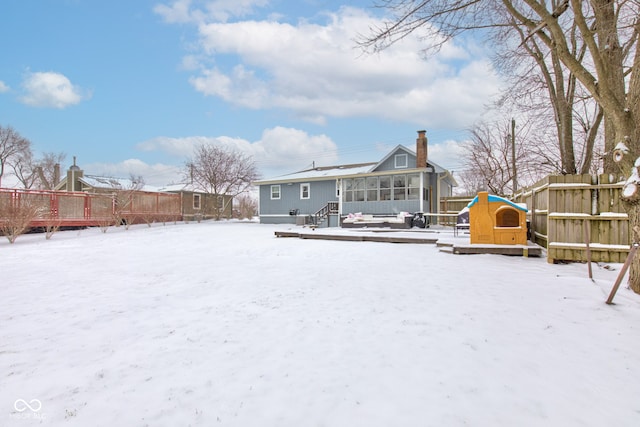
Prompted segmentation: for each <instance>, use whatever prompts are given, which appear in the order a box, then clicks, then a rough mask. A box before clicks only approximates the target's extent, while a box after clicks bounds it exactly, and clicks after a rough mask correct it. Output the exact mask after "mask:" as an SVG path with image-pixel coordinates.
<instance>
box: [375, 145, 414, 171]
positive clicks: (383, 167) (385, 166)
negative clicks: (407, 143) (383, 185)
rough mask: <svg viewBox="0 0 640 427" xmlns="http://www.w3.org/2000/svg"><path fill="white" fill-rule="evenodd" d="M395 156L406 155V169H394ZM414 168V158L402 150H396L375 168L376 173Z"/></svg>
mask: <svg viewBox="0 0 640 427" xmlns="http://www.w3.org/2000/svg"><path fill="white" fill-rule="evenodd" d="M396 154H406V155H407V167H406V168H397V167H396ZM415 167H416V156H415V155H413V154H411V153H409V152H408V151H405V150H403V149H398V150H396V151H394V152H393V154H391V155H390V156H389V158H388V159H386V160H385V161H384V162H382V163H380V165H379V166H378V167H377V168H376V170H375V171H376V172H382V171H390V172H394V171H397V172H399V171H402V170H403V169H415Z"/></svg>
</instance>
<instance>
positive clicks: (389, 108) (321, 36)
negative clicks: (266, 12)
mask: <svg viewBox="0 0 640 427" xmlns="http://www.w3.org/2000/svg"><path fill="white" fill-rule="evenodd" d="M376 25H379V21H376V20H375V18H373V17H372V16H371V15H369V14H367V13H366V12H365V11H362V10H359V9H355V8H348V7H344V8H342V9H340V11H339V12H337V13H334V14H331V15H328V20H327V22H326V23H324V24H318V23H310V22H306V21H303V22H299V23H297V24H295V25H292V24H288V23H282V22H276V21H239V22H232V23H224V22H208V23H201V24H200V25H199V26H198V28H199V34H200V40H199V43H200V47H201V50H202V52H201V55H204V56H208V57H209V59H213V60H214V62H215V64H216V65H215V66H214V67H207V66H205V65H204V62H201V63H200V66H199V69H200V72H199V73H198V74H197V75H194V76H192V77H191V78H190V83H191V84H192V86H193V87H194V88H195V89H196V90H197V91H199V92H201V93H203V94H205V95H209V96H215V97H218V98H221V99H223V100H225V101H227V102H229V103H231V104H235V105H238V106H242V107H245V108H251V109H271V108H280V109H285V110H289V111H292V112H293V113H294V114H296V115H297V116H299V117H300V118H302V119H305V120H308V121H311V122H314V123H324V122H325V121H326V119H327V118H328V117H329V118H330V117H379V118H384V119H389V120H393V121H401V122H407V123H412V124H416V125H419V126H427V127H444V126H447V127H456V128H462V127H466V126H469V125H470V124H471V123H472V122H473V121H475V120H476V119H477V117H478V115H479V114H480V112H481V111H482V110H483V107H484V106H485V105H486V104H487V103H488V99H489V98H490V97H491V96H492V95H493V94H495V93H496V91H497V89H498V87H499V80H498V78H497V76H496V75H495V74H494V72H493V70H492V67H491V65H490V62H489V61H488V60H485V59H483V58H479V57H476V58H475V59H473V58H471V57H470V54H469V52H468V51H467V50H466V49H465V47H464V46H460V45H454V44H451V43H448V44H446V45H445V46H444V48H443V49H442V51H441V53H440V54H439V55H437V56H435V57H432V58H430V59H429V60H425V59H424V58H422V57H421V55H420V52H421V50H422V49H423V48H424V44H423V43H424V42H423V41H421V40H420V38H419V37H417V36H416V37H407V38H406V39H405V40H403V41H402V42H399V43H397V44H396V45H394V46H392V47H391V48H389V49H387V50H385V51H383V52H382V53H380V54H377V55H363V54H362V53H361V52H360V50H358V49H356V48H355V41H354V38H355V37H356V36H357V34H367V33H368V32H369V31H370V30H369V28H371V27H375V26H376ZM472 48H473V49H474V51H475V50H477V47H475V46H472ZM194 58H196V57H195V56H193V55H192V56H189V58H188V63H189V65H190V68H191V69H194V68H195V66H196V64H195V63H194ZM229 61H231V63H230V64H229Z"/></svg>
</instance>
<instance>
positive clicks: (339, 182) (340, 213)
mask: <svg viewBox="0 0 640 427" xmlns="http://www.w3.org/2000/svg"><path fill="white" fill-rule="evenodd" d="M336 186H337V188H338V223H339V222H340V218H341V217H342V178H337V181H336Z"/></svg>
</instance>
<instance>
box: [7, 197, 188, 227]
mask: <svg viewBox="0 0 640 427" xmlns="http://www.w3.org/2000/svg"><path fill="white" fill-rule="evenodd" d="M10 215H13V216H15V215H29V216H30V221H29V223H30V225H31V226H32V227H49V226H60V227H64V226H70V227H72V226H106V225H112V224H116V223H119V222H120V221H126V222H128V223H139V222H147V223H151V222H157V221H173V220H178V219H181V216H182V213H181V197H180V195H179V194H169V193H154V192H145V191H119V192H114V193H110V194H91V193H83V192H67V191H40V190H20V189H0V220H4V221H7V220H8V217H9V216H10Z"/></svg>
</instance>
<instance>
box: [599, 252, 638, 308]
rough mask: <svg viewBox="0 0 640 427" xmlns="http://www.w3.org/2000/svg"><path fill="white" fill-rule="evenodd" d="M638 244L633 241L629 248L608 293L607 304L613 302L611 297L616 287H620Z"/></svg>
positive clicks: (616, 290) (614, 293)
mask: <svg viewBox="0 0 640 427" xmlns="http://www.w3.org/2000/svg"><path fill="white" fill-rule="evenodd" d="M638 246H640V244H638V243H634V244H633V245H632V246H631V250H630V251H629V255H627V259H626V261H625V262H624V265H623V266H622V269H621V270H620V274H618V278H617V279H616V283H614V284H613V289H611V293H610V294H609V298H608V299H607V304H613V297H614V296H616V292H618V288H619V287H620V283H621V282H622V278H623V277H624V275H625V273H626V272H627V270H628V269H629V266H630V265H631V260H632V259H633V257H634V255H635V254H636V251H637V250H638Z"/></svg>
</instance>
